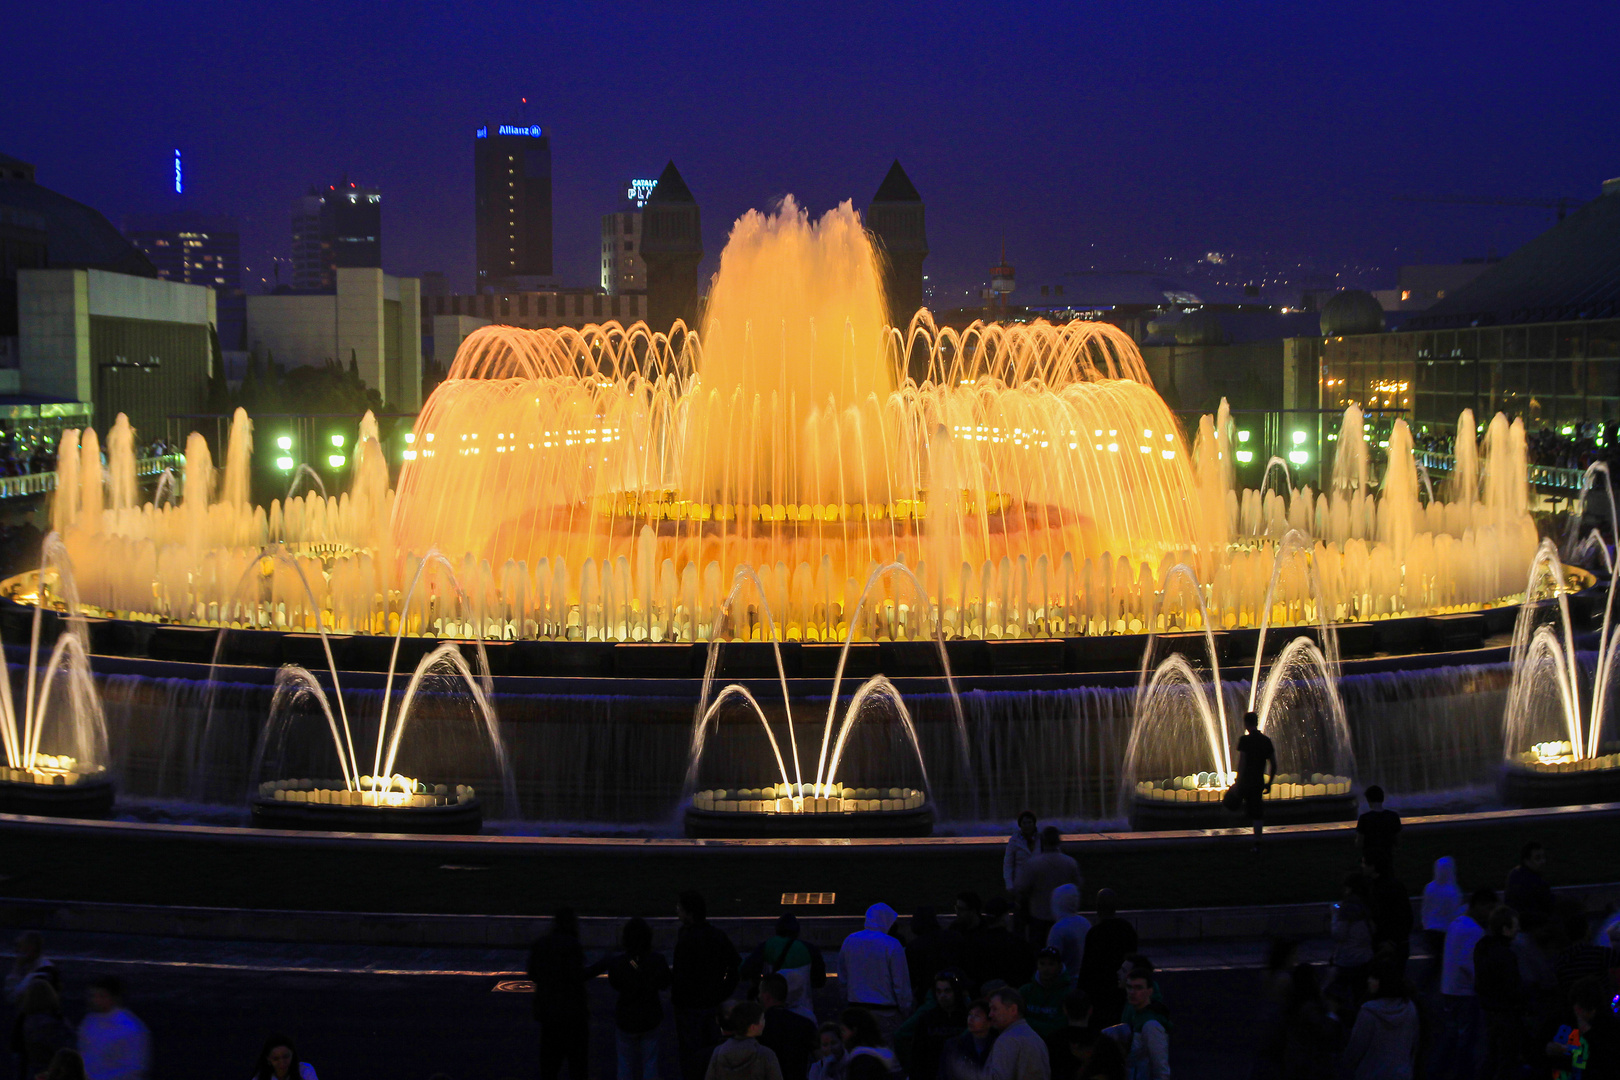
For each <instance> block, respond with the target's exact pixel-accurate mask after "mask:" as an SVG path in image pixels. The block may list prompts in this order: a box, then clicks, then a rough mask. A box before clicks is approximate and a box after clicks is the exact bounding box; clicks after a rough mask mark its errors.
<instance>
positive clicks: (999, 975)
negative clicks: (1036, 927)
mask: <svg viewBox="0 0 1620 1080" xmlns="http://www.w3.org/2000/svg"><path fill="white" fill-rule="evenodd" d="M1012 921H1013V907H1012V903H1011V902H1010V901H1009V900H1008V899H1007V898H1006V897H1005V896H997V897H995V898H993V899H992V900H991V901H990V902H989V903H988V904H986V905H985V908H984V929H983V930H982V931H980V933H979V948H980V949H981V950H982V952H981V953H980V956H981V958H982V961H981V962H982V963H983V964H984V977H985V979H987V980H988V979H1000V980H1001V981H1002V982H1004V983H1006V984H1007V985H1008V986H1010V987H1013V988H1014V989H1016V988H1017V987H1020V986H1023V985H1024V984H1025V983H1027V982H1029V980H1030V979H1032V978H1034V977H1035V947H1034V946H1033V945H1031V944H1030V943H1029V942H1028V941H1027V940H1026V939H1024V938H1022V937H1020V936H1019V935H1018V934H1016V933H1014V932H1013V928H1012V926H1011V923H1012Z"/></svg>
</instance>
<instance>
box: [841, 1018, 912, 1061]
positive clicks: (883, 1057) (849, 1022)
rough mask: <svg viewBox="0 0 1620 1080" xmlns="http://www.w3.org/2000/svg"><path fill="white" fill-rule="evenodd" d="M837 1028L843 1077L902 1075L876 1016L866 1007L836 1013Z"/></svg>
mask: <svg viewBox="0 0 1620 1080" xmlns="http://www.w3.org/2000/svg"><path fill="white" fill-rule="evenodd" d="M838 1031H839V1034H841V1035H842V1036H843V1038H844V1076H845V1080H896V1078H898V1077H900V1076H903V1075H904V1074H903V1073H902V1072H901V1069H900V1060H899V1059H898V1058H896V1057H895V1056H894V1051H893V1050H891V1049H889V1047H888V1044H887V1043H886V1042H885V1041H884V1039H883V1032H882V1031H881V1030H880V1029H879V1027H878V1022H877V1018H876V1017H875V1016H873V1015H872V1014H871V1013H870V1012H868V1011H867V1010H866V1009H863V1008H861V1007H860V1006H859V1005H852V1006H850V1007H849V1008H847V1009H845V1010H844V1011H843V1012H841V1013H839V1014H838Z"/></svg>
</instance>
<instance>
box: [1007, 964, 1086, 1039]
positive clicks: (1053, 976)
mask: <svg viewBox="0 0 1620 1080" xmlns="http://www.w3.org/2000/svg"><path fill="white" fill-rule="evenodd" d="M1074 987H1075V977H1074V976H1073V975H1071V974H1069V973H1068V972H1067V971H1065V970H1064V969H1063V954H1062V953H1061V952H1059V951H1058V950H1056V949H1054V948H1052V947H1051V946H1050V945H1048V946H1047V947H1046V948H1044V949H1042V950H1041V951H1040V952H1039V953H1037V954H1036V956H1035V978H1034V979H1032V980H1031V981H1029V982H1027V983H1025V984H1024V987H1023V989H1021V990H1019V991H1018V993H1019V994H1020V995H1021V996H1022V997H1023V999H1024V1009H1023V1012H1024V1019H1025V1021H1027V1022H1028V1024H1029V1026H1030V1027H1032V1028H1034V1029H1035V1034H1037V1035H1039V1036H1040V1037H1041V1038H1042V1039H1045V1038H1046V1037H1047V1036H1049V1035H1051V1034H1052V1033H1053V1032H1055V1031H1057V1030H1058V1028H1060V1027H1062V1026H1063V1025H1064V1024H1065V1023H1066V1022H1067V1021H1066V1020H1065V1019H1064V1016H1063V1002H1064V1000H1065V999H1067V998H1068V996H1069V995H1070V994H1072V993H1074Z"/></svg>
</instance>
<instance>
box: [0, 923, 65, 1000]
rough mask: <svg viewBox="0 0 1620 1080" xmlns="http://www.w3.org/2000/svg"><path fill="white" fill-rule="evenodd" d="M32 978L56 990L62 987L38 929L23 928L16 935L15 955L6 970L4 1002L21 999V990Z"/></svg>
mask: <svg viewBox="0 0 1620 1080" xmlns="http://www.w3.org/2000/svg"><path fill="white" fill-rule="evenodd" d="M33 979H44V980H45V981H47V982H49V983H50V984H51V986H52V987H53V988H54V989H56V990H57V991H60V990H61V989H62V985H61V979H60V977H59V976H58V975H57V973H56V965H55V964H53V963H52V962H51V961H50V959H49V958H48V957H47V956H46V955H45V939H44V938H43V937H41V936H40V933H39V931H38V930H24V931H23V932H22V933H20V934H18V935H17V956H16V958H15V959H14V960H13V961H12V963H11V970H10V971H8V972H6V984H5V985H6V1002H7V1003H8V1004H11V1005H16V1004H17V1003H19V1002H20V1001H22V995H23V990H25V989H26V988H27V986H28V983H29V982H30V981H31V980H33Z"/></svg>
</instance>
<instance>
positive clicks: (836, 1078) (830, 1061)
mask: <svg viewBox="0 0 1620 1080" xmlns="http://www.w3.org/2000/svg"><path fill="white" fill-rule="evenodd" d="M816 1037H817V1049H816V1060H815V1063H814V1064H812V1065H811V1066H810V1080H844V1036H843V1035H842V1033H841V1032H840V1031H839V1029H838V1022H837V1021H836V1020H829V1021H827V1022H826V1023H825V1024H822V1025H821V1026H820V1027H819V1028H817V1029H816ZM779 1064H780V1063H779Z"/></svg>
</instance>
